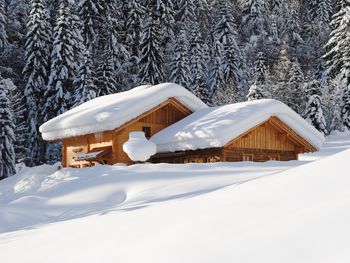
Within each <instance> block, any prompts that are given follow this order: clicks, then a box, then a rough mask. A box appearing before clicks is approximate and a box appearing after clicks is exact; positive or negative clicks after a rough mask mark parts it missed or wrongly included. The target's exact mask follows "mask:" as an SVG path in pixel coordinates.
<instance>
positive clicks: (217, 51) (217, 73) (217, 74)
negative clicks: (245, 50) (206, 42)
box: [209, 40, 225, 105]
mask: <svg viewBox="0 0 350 263" xmlns="http://www.w3.org/2000/svg"><path fill="white" fill-rule="evenodd" d="M223 49H224V48H223V46H222V44H221V42H220V41H218V40H217V41H216V42H215V43H214V58H213V67H212V68H211V74H210V80H209V82H210V93H211V103H212V104H213V105H220V104H221V101H220V100H218V98H217V96H218V92H217V91H219V92H220V90H224V89H225V81H224V69H223V67H222V60H223V55H222V53H223ZM219 97H220V96H219Z"/></svg>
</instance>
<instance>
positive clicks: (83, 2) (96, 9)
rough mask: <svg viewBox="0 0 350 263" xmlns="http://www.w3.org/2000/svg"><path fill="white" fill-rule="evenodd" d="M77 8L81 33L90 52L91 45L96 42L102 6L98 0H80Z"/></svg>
mask: <svg viewBox="0 0 350 263" xmlns="http://www.w3.org/2000/svg"><path fill="white" fill-rule="evenodd" d="M78 10H79V11H78V12H79V17H80V19H81V21H82V23H81V24H82V29H81V31H82V33H81V35H82V37H83V38H84V42H85V43H84V44H85V46H86V47H87V49H89V51H90V52H91V51H92V47H93V46H94V45H95V44H96V43H97V38H98V31H99V28H100V26H101V16H102V13H103V7H102V4H101V1H100V0H80V1H79V4H78Z"/></svg>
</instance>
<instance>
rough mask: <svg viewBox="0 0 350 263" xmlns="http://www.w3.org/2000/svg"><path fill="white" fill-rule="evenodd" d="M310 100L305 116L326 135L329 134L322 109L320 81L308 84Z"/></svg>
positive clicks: (307, 89)
mask: <svg viewBox="0 0 350 263" xmlns="http://www.w3.org/2000/svg"><path fill="white" fill-rule="evenodd" d="M306 94H307V96H308V102H307V105H306V111H305V114H304V115H305V118H306V120H307V121H308V122H309V123H310V124H312V125H313V126H314V127H315V128H316V129H317V130H319V131H320V132H321V133H323V134H324V135H326V134H328V131H327V128H326V127H327V125H326V121H325V118H324V116H323V110H322V93H321V87H320V83H319V81H317V80H313V81H311V82H309V83H308V84H307V85H306Z"/></svg>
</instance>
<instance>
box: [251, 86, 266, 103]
mask: <svg viewBox="0 0 350 263" xmlns="http://www.w3.org/2000/svg"><path fill="white" fill-rule="evenodd" d="M264 97H265V96H264V93H263V90H262V89H261V86H258V85H256V84H253V85H251V86H250V88H249V92H248V95H247V99H248V100H260V99H263V98H264Z"/></svg>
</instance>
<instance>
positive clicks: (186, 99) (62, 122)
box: [40, 83, 208, 140]
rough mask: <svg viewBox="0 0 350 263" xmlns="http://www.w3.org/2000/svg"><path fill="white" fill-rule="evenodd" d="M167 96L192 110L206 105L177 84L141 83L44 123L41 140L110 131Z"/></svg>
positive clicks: (164, 99) (162, 100) (97, 99)
mask: <svg viewBox="0 0 350 263" xmlns="http://www.w3.org/2000/svg"><path fill="white" fill-rule="evenodd" d="M169 98H176V99H177V100H178V101H180V102H181V103H182V104H184V105H185V106H187V107H188V108H189V109H191V110H192V111H197V110H200V109H204V108H207V107H208V106H207V105H206V104H205V103H204V102H202V101H201V100H200V99H198V98H197V97H196V96H194V95H193V94H192V93H191V92H189V91H188V90H186V89H185V88H183V87H181V86H179V85H177V84H173V83H164V84H159V85H155V86H149V85H144V86H140V87H136V88H134V89H132V90H129V91H125V92H121V93H117V94H112V95H107V96H102V97H99V98H96V99H93V100H91V101H88V102H86V103H84V104H82V105H80V106H78V107H76V108H73V109H71V110H69V111H67V112H65V113H63V114H62V115H59V116H57V117H56V118H54V119H52V120H50V121H48V122H46V123H44V124H43V125H42V126H41V127H40V132H41V133H42V137H43V139H44V140H58V139H62V138H68V137H73V136H78V135H85V134H90V133H96V132H102V131H108V130H113V129H115V128H118V127H120V126H121V125H123V124H124V123H126V122H128V121H130V120H132V119H133V118H136V117H138V116H139V115H141V114H142V113H144V112H146V111H148V110H150V109H152V108H154V107H155V106H157V105H159V104H161V103H162V102H164V101H166V100H167V99H169Z"/></svg>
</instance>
